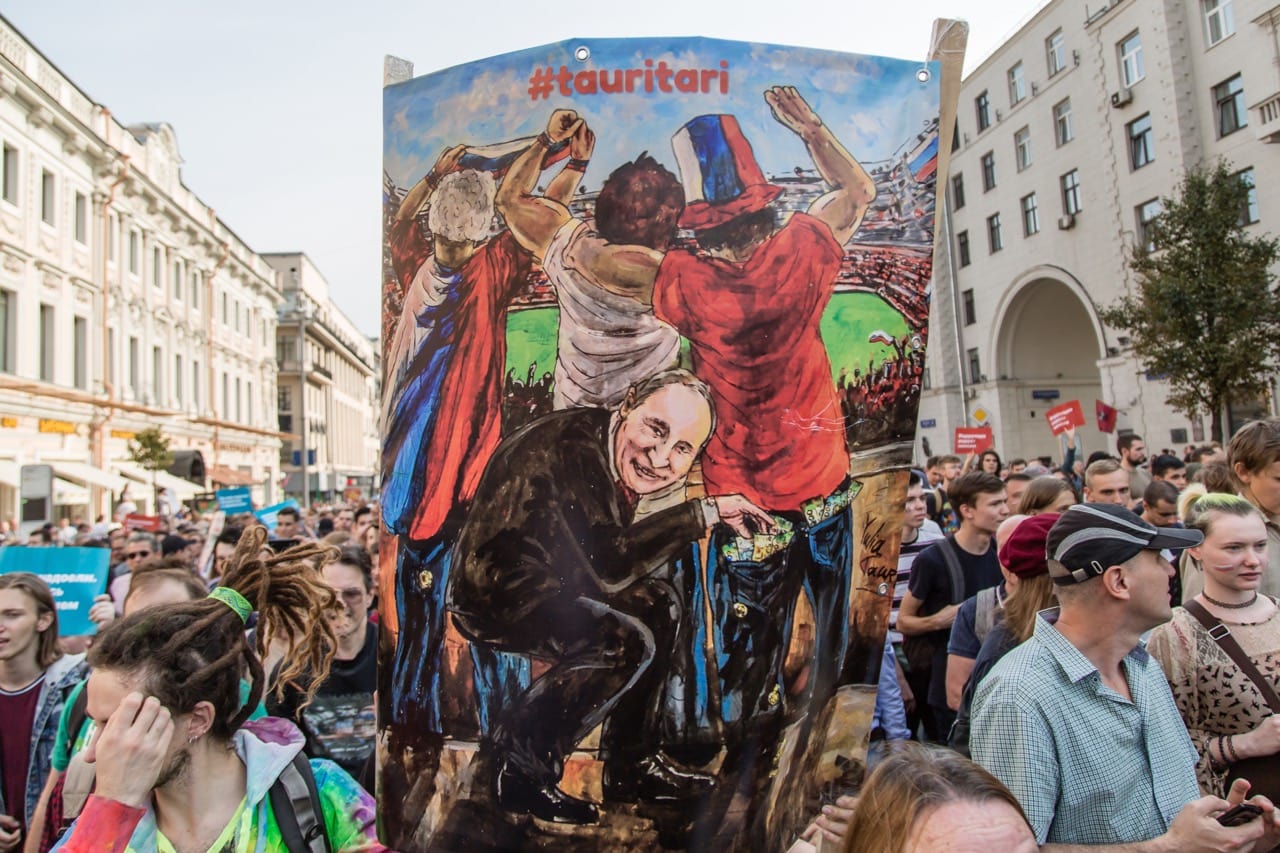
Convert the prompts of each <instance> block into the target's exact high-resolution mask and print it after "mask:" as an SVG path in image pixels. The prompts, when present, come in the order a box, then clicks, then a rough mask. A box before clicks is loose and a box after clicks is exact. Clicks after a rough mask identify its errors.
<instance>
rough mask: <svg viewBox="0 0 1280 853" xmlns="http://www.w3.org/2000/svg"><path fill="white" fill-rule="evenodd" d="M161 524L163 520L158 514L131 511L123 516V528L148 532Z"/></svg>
mask: <svg viewBox="0 0 1280 853" xmlns="http://www.w3.org/2000/svg"><path fill="white" fill-rule="evenodd" d="M163 524H164V522H163V520H162V519H161V518H160V516H158V515H141V514H139V513H136V512H131V513H129V514H128V515H126V516H125V517H124V529H125V530H145V531H146V532H148V533H155V532H157V531H158V530H159V529H160V528H161V527H162V526H163Z"/></svg>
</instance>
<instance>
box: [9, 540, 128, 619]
mask: <svg viewBox="0 0 1280 853" xmlns="http://www.w3.org/2000/svg"><path fill="white" fill-rule="evenodd" d="M110 564H111V551H110V550H108V549H107V548H24V547H19V546H10V547H7V548H0V575H3V574H8V573H10V572H31V573H32V574H34V575H39V576H40V577H42V578H44V581H45V583H47V584H49V588H50V589H52V590H53V602H54V606H55V607H56V608H57V610H58V633H59V634H61V635H62V636H64V637H80V636H84V635H87V634H96V633H97V632H98V627H97V626H96V625H95V624H94V623H93V622H92V621H91V620H90V619H89V608H91V607H93V599H94V597H95V596H98V595H102V594H103V593H105V592H106V591H107V576H108V574H109V573H110V571H111V565H110Z"/></svg>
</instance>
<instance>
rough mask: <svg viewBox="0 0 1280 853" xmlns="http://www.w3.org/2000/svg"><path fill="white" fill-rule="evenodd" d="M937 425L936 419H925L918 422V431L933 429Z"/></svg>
mask: <svg viewBox="0 0 1280 853" xmlns="http://www.w3.org/2000/svg"><path fill="white" fill-rule="evenodd" d="M937 425H938V420H937V418H925V419H924V420H922V421H921V422H920V429H933V428H934V427H936V426H937Z"/></svg>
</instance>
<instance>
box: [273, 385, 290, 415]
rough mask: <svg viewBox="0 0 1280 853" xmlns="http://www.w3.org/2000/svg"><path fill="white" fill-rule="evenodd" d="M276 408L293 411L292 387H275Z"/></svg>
mask: <svg viewBox="0 0 1280 853" xmlns="http://www.w3.org/2000/svg"><path fill="white" fill-rule="evenodd" d="M276 408H277V409H279V410H280V411H282V412H292V411H293V389H292V388H277V389H276Z"/></svg>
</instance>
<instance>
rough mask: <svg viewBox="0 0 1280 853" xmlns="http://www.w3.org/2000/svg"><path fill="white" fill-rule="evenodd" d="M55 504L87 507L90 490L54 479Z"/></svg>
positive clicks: (76, 484)
mask: <svg viewBox="0 0 1280 853" xmlns="http://www.w3.org/2000/svg"><path fill="white" fill-rule="evenodd" d="M53 502H54V504H56V505H57V506H86V505H87V504H88V503H89V490H88V489H86V488H85V487H84V486H81V485H80V484H79V483H72V482H70V481H68V480H64V479H62V478H61V477H54V478H53Z"/></svg>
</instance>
